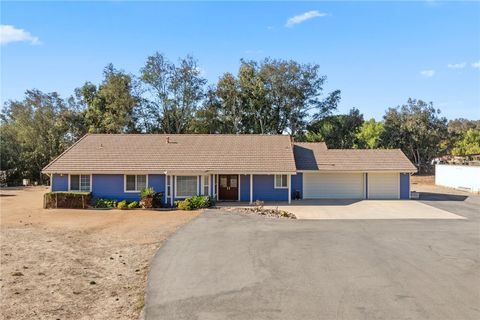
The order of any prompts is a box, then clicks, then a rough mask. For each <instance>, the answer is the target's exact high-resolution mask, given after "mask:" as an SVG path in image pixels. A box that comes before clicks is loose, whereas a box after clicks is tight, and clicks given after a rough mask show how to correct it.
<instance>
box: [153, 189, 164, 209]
mask: <svg viewBox="0 0 480 320" xmlns="http://www.w3.org/2000/svg"><path fill="white" fill-rule="evenodd" d="M152 205H153V207H154V208H161V207H162V206H163V192H155V194H154V195H153V201H152Z"/></svg>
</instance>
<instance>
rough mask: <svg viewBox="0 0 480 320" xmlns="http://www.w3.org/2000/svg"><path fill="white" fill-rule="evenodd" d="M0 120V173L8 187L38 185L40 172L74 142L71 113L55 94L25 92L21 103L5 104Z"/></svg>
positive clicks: (40, 177) (40, 180) (34, 91)
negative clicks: (22, 183)
mask: <svg viewBox="0 0 480 320" xmlns="http://www.w3.org/2000/svg"><path fill="white" fill-rule="evenodd" d="M0 119H1V122H0V154H1V157H0V158H1V163H0V166H1V168H0V170H2V171H3V170H7V171H8V172H9V176H8V177H7V179H8V182H9V183H10V184H12V183H19V182H20V180H21V179H22V178H30V179H32V180H36V181H39V182H40V183H42V182H43V176H42V175H41V173H40V172H41V170H42V168H43V167H44V166H45V165H47V164H48V163H49V162H50V161H51V160H52V159H54V158H55V157H56V156H58V155H59V154H60V153H61V152H62V151H63V150H65V148H66V147H68V146H69V145H70V144H71V143H72V142H73V141H74V140H75V139H77V138H78V136H75V134H74V130H72V127H71V126H72V123H71V111H70V110H69V109H68V108H67V106H66V104H65V102H64V101H63V99H61V98H60V96H59V95H58V94H57V93H55V92H53V93H48V94H46V93H43V92H41V91H38V90H28V91H27V92H26V93H25V98H24V100H22V101H8V102H7V103H6V104H5V108H4V109H3V111H2V114H1V117H0Z"/></svg>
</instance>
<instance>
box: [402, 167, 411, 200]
mask: <svg viewBox="0 0 480 320" xmlns="http://www.w3.org/2000/svg"><path fill="white" fill-rule="evenodd" d="M400 199H410V174H408V173H400Z"/></svg>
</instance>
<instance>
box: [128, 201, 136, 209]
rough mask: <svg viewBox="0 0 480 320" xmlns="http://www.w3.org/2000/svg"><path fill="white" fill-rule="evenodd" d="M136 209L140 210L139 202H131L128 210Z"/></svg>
mask: <svg viewBox="0 0 480 320" xmlns="http://www.w3.org/2000/svg"><path fill="white" fill-rule="evenodd" d="M135 208H138V202H137V201H133V202H130V203H129V204H128V209H135Z"/></svg>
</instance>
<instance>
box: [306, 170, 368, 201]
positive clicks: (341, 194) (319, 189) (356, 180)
mask: <svg viewBox="0 0 480 320" xmlns="http://www.w3.org/2000/svg"><path fill="white" fill-rule="evenodd" d="M364 185H365V182H364V174H363V173H304V174H303V198H304V199H363V198H364V197H365V191H364Z"/></svg>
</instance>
